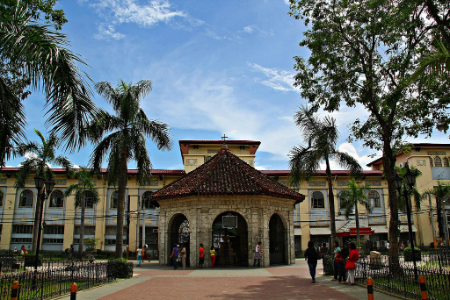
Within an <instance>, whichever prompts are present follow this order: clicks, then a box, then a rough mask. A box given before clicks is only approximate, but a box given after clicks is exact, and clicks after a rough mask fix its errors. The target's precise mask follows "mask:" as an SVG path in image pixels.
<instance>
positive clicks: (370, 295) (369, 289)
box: [367, 277, 373, 300]
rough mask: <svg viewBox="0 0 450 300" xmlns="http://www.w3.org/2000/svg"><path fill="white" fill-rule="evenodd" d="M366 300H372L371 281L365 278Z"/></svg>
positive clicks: (370, 278)
mask: <svg viewBox="0 0 450 300" xmlns="http://www.w3.org/2000/svg"><path fill="white" fill-rule="evenodd" d="M367 299H369V300H373V279H372V277H369V278H367Z"/></svg>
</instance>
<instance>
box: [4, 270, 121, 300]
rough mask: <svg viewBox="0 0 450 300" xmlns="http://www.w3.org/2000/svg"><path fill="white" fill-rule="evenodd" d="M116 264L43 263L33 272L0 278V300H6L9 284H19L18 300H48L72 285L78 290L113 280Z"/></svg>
mask: <svg viewBox="0 0 450 300" xmlns="http://www.w3.org/2000/svg"><path fill="white" fill-rule="evenodd" d="M115 270H116V263H115V262H112V261H108V262H95V263H89V262H70V263H68V262H44V263H43V264H42V266H41V267H39V269H38V272H37V273H35V272H34V270H33V268H28V269H27V270H26V271H22V272H15V273H10V274H3V275H1V276H0V299H10V296H11V286H12V283H13V281H18V282H19V295H18V299H21V300H28V299H30V300H31V299H49V298H53V297H57V296H60V295H63V294H66V293H68V292H70V286H71V284H72V283H74V282H76V283H77V287H78V290H83V289H88V288H90V287H92V286H95V285H100V284H103V283H107V282H111V281H114V280H115V279H116V278H115V276H116V275H115V274H116V271H115Z"/></svg>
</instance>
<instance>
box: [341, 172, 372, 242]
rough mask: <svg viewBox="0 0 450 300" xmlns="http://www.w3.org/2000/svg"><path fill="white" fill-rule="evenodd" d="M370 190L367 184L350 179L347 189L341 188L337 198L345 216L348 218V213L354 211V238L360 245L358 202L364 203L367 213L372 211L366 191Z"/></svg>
mask: <svg viewBox="0 0 450 300" xmlns="http://www.w3.org/2000/svg"><path fill="white" fill-rule="evenodd" d="M369 190H370V186H368V185H358V184H357V183H356V180H355V178H352V179H350V181H349V182H348V183H347V189H342V190H341V191H340V192H339V194H338V198H339V199H341V204H340V207H341V208H343V209H345V216H346V217H347V218H348V217H349V215H350V213H352V212H353V211H354V212H355V222H356V240H357V242H358V245H360V241H361V238H360V236H361V235H360V231H359V212H358V204H361V205H364V206H365V207H366V212H367V214H369V213H371V212H372V206H371V205H370V202H369V199H368V198H367V192H368V191H369Z"/></svg>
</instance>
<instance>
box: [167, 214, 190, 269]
mask: <svg viewBox="0 0 450 300" xmlns="http://www.w3.org/2000/svg"><path fill="white" fill-rule="evenodd" d="M174 244H179V245H180V247H181V245H182V244H184V246H185V247H186V266H188V267H189V266H190V259H189V258H190V225H189V219H188V217H187V216H186V215H185V214H183V213H176V214H174V215H173V216H172V217H171V218H170V221H169V222H168V223H167V262H168V264H169V265H170V264H171V261H170V254H171V253H172V249H173V248H174ZM179 250H181V249H179Z"/></svg>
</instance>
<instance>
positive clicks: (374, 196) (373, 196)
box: [368, 191, 381, 207]
mask: <svg viewBox="0 0 450 300" xmlns="http://www.w3.org/2000/svg"><path fill="white" fill-rule="evenodd" d="M368 198H369V203H370V205H372V206H373V207H381V199H380V194H379V193H378V192H377V191H370V192H369V195H368Z"/></svg>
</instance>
